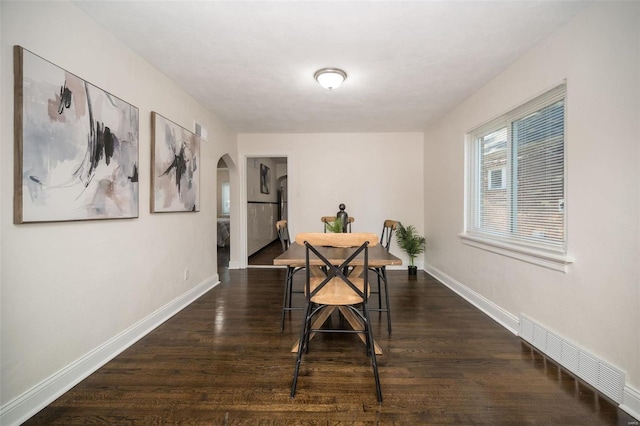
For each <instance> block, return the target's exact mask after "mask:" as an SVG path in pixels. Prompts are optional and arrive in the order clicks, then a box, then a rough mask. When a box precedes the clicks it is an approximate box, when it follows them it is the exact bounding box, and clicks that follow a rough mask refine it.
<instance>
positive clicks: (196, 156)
mask: <svg viewBox="0 0 640 426" xmlns="http://www.w3.org/2000/svg"><path fill="white" fill-rule="evenodd" d="M199 163H200V137H199V136H198V135H196V134H195V133H192V132H190V131H189V130H187V129H185V128H184V127H181V126H179V125H177V124H176V123H174V122H172V121H171V120H169V119H167V118H165V117H163V116H162V115H160V114H158V113H157V112H152V113H151V212H152V213H170V212H197V211H200V164H199Z"/></svg>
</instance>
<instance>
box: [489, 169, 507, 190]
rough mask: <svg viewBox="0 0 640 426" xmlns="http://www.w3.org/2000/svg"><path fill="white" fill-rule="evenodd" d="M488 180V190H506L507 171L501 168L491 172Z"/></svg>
mask: <svg viewBox="0 0 640 426" xmlns="http://www.w3.org/2000/svg"><path fill="white" fill-rule="evenodd" d="M487 180H488V184H489V188H488V189H505V188H506V184H507V169H506V168H505V167H500V168H499V169H493V170H489V176H488V178H487Z"/></svg>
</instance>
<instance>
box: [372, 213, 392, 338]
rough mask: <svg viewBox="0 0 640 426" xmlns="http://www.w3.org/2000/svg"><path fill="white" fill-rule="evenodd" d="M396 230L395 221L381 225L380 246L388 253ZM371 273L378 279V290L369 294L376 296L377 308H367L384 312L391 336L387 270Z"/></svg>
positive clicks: (378, 268) (377, 269)
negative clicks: (383, 300)
mask: <svg viewBox="0 0 640 426" xmlns="http://www.w3.org/2000/svg"><path fill="white" fill-rule="evenodd" d="M397 228H398V221H397V220H390V219H387V220H385V221H384V224H383V225H382V233H380V245H381V246H382V247H384V248H385V250H387V252H388V251H389V247H390V246H391V239H392V237H393V233H394V232H395V231H396V229H397ZM370 270H371V271H372V272H374V273H375V274H376V278H377V279H378V289H377V291H375V290H374V291H371V294H377V295H378V307H377V308H369V311H374V312H385V313H386V314H387V332H388V333H389V334H391V307H390V305H389V291H388V286H387V268H386V267H385V266H381V267H376V268H370ZM381 283H382V284H383V285H382V287H384V298H385V304H384V306H383V305H382V292H381Z"/></svg>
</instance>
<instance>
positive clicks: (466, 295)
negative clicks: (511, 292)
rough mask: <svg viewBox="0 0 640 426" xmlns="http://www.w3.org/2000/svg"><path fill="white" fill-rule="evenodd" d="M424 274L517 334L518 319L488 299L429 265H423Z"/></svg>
mask: <svg viewBox="0 0 640 426" xmlns="http://www.w3.org/2000/svg"><path fill="white" fill-rule="evenodd" d="M424 270H425V271H426V272H428V273H429V274H431V275H432V276H433V277H434V278H436V279H437V280H438V281H440V282H441V283H442V284H444V285H445V286H447V287H449V288H450V289H451V290H453V291H455V292H456V293H458V294H459V295H460V296H461V297H462V298H463V299H465V300H466V301H468V302H469V303H471V304H472V305H473V306H475V307H476V308H478V309H480V310H481V311H482V312H484V313H485V314H487V315H489V316H490V317H491V318H492V319H493V320H494V321H496V322H497V323H498V324H500V325H501V326H503V327H504V328H506V329H507V330H509V331H510V332H512V333H513V334H515V335H517V334H518V317H517V316H515V315H512V314H511V313H509V312H507V311H505V310H504V309H502V308H501V307H500V306H498V305H496V304H495V303H493V302H492V301H490V300H489V299H486V298H485V297H483V296H481V295H480V294H478V293H476V292H475V291H473V290H471V289H470V288H468V287H467V286H465V285H463V284H462V283H460V282H458V281H456V280H454V279H453V278H451V277H450V276H448V275H447V274H445V273H444V272H442V271H440V270H439V269H437V268H434V267H432V266H430V265H425V269H424Z"/></svg>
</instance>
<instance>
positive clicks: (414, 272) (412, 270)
mask: <svg viewBox="0 0 640 426" xmlns="http://www.w3.org/2000/svg"><path fill="white" fill-rule="evenodd" d="M407 268H408V271H409V279H412V280H415V279H416V278H418V267H417V266H415V265H409V266H407Z"/></svg>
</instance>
